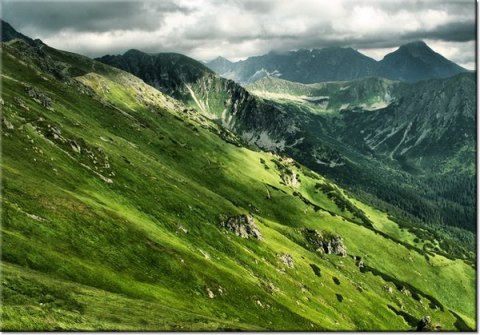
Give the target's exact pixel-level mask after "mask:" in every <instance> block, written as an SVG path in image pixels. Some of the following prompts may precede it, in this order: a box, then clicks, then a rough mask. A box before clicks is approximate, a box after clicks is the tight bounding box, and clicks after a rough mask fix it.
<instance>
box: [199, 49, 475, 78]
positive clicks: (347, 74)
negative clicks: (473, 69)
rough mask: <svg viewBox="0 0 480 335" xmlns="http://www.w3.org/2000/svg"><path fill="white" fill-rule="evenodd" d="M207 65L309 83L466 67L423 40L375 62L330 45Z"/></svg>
mask: <svg viewBox="0 0 480 335" xmlns="http://www.w3.org/2000/svg"><path fill="white" fill-rule="evenodd" d="M206 65H207V66H208V67H209V68H210V69H212V70H213V71H215V72H216V73H218V74H220V75H221V76H223V77H225V78H228V79H232V80H235V81H236V82H238V83H241V84H249V83H253V82H255V81H256V80H258V79H261V78H264V77H266V76H274V77H277V78H281V79H285V80H289V81H294V82H300V83H304V84H311V83H316V82H321V81H345V80H355V79H362V78H367V77H383V78H386V79H391V80H401V81H406V82H416V81H420V80H426V79H433V78H447V77H451V76H453V75H456V74H459V73H463V72H467V70H466V69H464V68H462V67H461V66H459V65H457V64H455V63H453V62H451V61H450V60H448V59H446V58H445V57H443V56H442V55H440V54H438V53H436V52H434V51H433V50H432V49H430V48H429V47H428V46H427V44H425V43H424V42H422V41H416V42H411V43H408V44H405V45H402V46H400V47H399V48H398V49H397V50H396V51H394V52H392V53H389V54H387V55H386V56H385V57H384V58H383V59H382V60H381V61H376V60H374V59H372V58H370V57H367V56H365V55H363V54H362V53H360V52H358V51H357V50H354V49H352V48H342V47H329V48H323V49H311V50H307V49H301V50H298V51H290V52H283V53H280V52H270V53H268V54H266V55H263V56H256V57H249V58H247V59H246V60H242V61H238V62H235V63H233V62H230V61H228V60H227V59H225V58H222V57H218V58H216V59H214V60H212V61H210V62H207V63H206Z"/></svg>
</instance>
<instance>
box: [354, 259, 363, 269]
mask: <svg viewBox="0 0 480 335" xmlns="http://www.w3.org/2000/svg"><path fill="white" fill-rule="evenodd" d="M355 265H356V266H357V267H358V268H359V269H360V270H361V269H363V268H364V267H365V264H363V260H362V257H360V256H355Z"/></svg>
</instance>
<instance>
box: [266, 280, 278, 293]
mask: <svg viewBox="0 0 480 335" xmlns="http://www.w3.org/2000/svg"><path fill="white" fill-rule="evenodd" d="M267 290H268V292H270V293H273V292H279V291H280V289H279V288H278V287H276V286H275V285H274V284H273V283H271V282H270V283H268V284H267Z"/></svg>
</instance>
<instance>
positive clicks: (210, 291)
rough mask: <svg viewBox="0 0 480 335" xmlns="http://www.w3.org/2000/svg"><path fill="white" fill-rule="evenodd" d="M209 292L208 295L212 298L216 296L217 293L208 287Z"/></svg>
mask: <svg viewBox="0 0 480 335" xmlns="http://www.w3.org/2000/svg"><path fill="white" fill-rule="evenodd" d="M207 294H208V297H209V298H210V299H213V298H215V293H213V291H212V290H211V289H209V288H208V287H207Z"/></svg>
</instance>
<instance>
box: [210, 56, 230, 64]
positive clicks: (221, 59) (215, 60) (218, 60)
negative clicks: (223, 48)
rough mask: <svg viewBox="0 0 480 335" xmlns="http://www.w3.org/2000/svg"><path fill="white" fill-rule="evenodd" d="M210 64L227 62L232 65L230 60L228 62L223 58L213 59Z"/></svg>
mask: <svg viewBox="0 0 480 335" xmlns="http://www.w3.org/2000/svg"><path fill="white" fill-rule="evenodd" d="M211 62H229V63H232V62H231V61H230V60H228V59H227V58H225V57H223V56H218V57H216V58H215V59H212V60H211V61H210V62H209V63H211Z"/></svg>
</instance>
